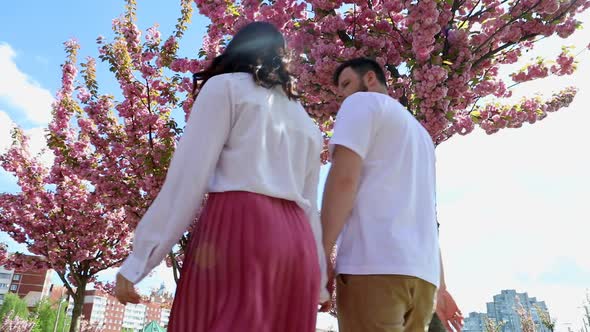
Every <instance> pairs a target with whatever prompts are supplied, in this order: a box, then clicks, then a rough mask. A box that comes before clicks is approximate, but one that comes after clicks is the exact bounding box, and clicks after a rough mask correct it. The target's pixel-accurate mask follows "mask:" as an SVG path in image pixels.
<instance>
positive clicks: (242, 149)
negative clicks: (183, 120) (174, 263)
mask: <svg viewBox="0 0 590 332" xmlns="http://www.w3.org/2000/svg"><path fill="white" fill-rule="evenodd" d="M285 60H286V59H285V40H284V37H283V36H282V34H281V33H280V32H279V31H278V30H277V29H276V28H275V27H274V26H272V25H271V24H269V23H264V22H255V23H251V24H249V25H247V26H246V27H244V28H243V29H242V30H240V31H239V32H238V33H237V34H236V35H235V36H234V38H233V39H232V41H231V42H230V43H229V44H228V46H227V48H226V49H225V51H224V52H223V54H221V55H220V56H218V57H217V58H215V59H214V60H213V62H212V64H211V65H210V67H209V68H207V69H206V70H205V71H203V72H201V73H198V74H196V75H195V82H197V81H201V82H202V83H201V84H200V89H199V92H198V94H197V95H196V100H195V102H194V105H193V111H192V113H191V116H190V118H189V119H188V122H187V125H186V128H185V131H184V135H183V136H182V139H181V140H180V142H179V144H178V148H177V150H176V152H175V154H174V157H173V159H172V162H171V164H170V168H169V170H168V174H167V176H166V181H165V183H164V185H163V187H162V189H161V191H160V193H159V194H158V196H157V198H156V199H155V200H154V202H153V203H152V205H151V207H150V208H149V209H148V211H147V213H146V214H145V216H144V217H143V219H142V220H141V222H140V223H139V225H138V226H137V229H136V231H135V238H134V244H133V251H132V253H131V254H130V255H129V257H128V258H127V260H126V261H125V262H124V263H123V265H122V267H121V270H120V271H119V274H118V275H117V287H116V295H117V297H118V299H119V300H120V301H121V302H122V303H127V302H131V303H136V302H138V301H139V296H138V295H137V293H135V291H134V288H133V285H134V284H136V283H138V282H139V281H140V280H142V279H143V278H144V277H145V276H146V275H147V274H148V273H149V272H150V271H151V270H152V269H153V268H154V267H155V266H156V265H158V264H159V263H160V262H161V261H162V259H163V258H164V257H165V256H166V254H167V253H168V252H169V251H170V249H171V248H172V246H173V245H174V244H175V243H176V242H177V241H178V240H179V238H180V236H181V235H182V234H183V233H184V232H185V231H186V229H187V228H188V226H189V225H190V224H191V222H192V221H193V220H194V218H195V216H196V214H197V211H198V210H199V208H200V205H201V201H202V200H203V196H204V195H205V193H206V192H208V193H209V196H208V199H207V203H206V204H205V207H204V210H203V213H202V214H201V217H200V218H199V221H198V223H197V226H196V230H195V232H194V234H193V235H192V237H191V241H190V243H189V245H188V249H187V253H186V257H185V260H184V263H183V269H182V276H181V279H180V281H179V284H178V287H177V290H176V297H175V299H174V305H173V307H172V312H171V316H170V322H169V325H168V331H169V332H180V331H182V332H187V331H190V332H201V331H202V332H225V331H227V332H229V331H245V332H248V331H252V332H265V331H268V332H276V331H292V332H307V331H309V332H311V331H315V320H316V313H317V305H318V303H319V302H320V300H326V299H327V292H325V290H324V287H320V276H321V277H322V278H321V279H322V281H321V284H322V285H325V284H326V276H325V260H324V259H323V252H322V247H321V227H320V222H319V216H318V209H317V206H316V204H317V203H316V200H317V197H316V196H317V185H318V177H319V169H320V161H319V155H320V150H321V144H322V138H321V134H320V132H319V130H318V128H317V127H316V126H315V124H314V123H313V121H312V120H311V119H310V118H309V117H308V115H307V114H306V112H305V110H304V109H303V107H302V106H301V104H300V103H299V102H297V95H296V94H295V92H294V89H293V85H292V84H293V83H292V79H291V75H290V74H289V72H288V71H287V68H286V64H285V62H286V61H285ZM195 87H197V85H196V83H195ZM195 90H196V89H195ZM318 262H319V263H318ZM320 271H321V272H320ZM320 289H322V296H321V299H320Z"/></svg>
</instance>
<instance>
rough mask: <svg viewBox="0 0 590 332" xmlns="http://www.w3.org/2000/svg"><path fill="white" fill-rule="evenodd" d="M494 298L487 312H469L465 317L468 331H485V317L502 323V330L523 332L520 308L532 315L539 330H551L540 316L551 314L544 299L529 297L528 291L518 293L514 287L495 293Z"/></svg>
mask: <svg viewBox="0 0 590 332" xmlns="http://www.w3.org/2000/svg"><path fill="white" fill-rule="evenodd" d="M493 299H494V301H493V302H488V303H487V304H486V307H487V313H486V314H481V313H475V312H474V313H471V314H469V317H467V318H466V319H465V331H466V332H467V331H468V332H484V331H485V329H484V326H485V317H488V318H489V319H491V320H492V321H494V322H495V323H496V324H497V325H501V326H502V328H501V331H502V332H522V325H521V319H520V315H519V314H518V311H517V310H518V309H519V308H522V310H524V311H525V312H526V313H527V315H530V316H531V317H532V319H533V322H534V324H535V329H536V331H537V332H549V329H548V328H547V327H545V326H544V325H543V323H542V322H541V317H540V314H542V313H546V314H547V315H549V313H548V310H547V305H546V304H545V302H544V301H537V298H535V297H529V295H528V294H527V293H517V292H516V291H515V290H513V289H511V290H502V291H501V292H500V294H497V295H494V298H493ZM539 311H540V312H539ZM467 328H469V329H467Z"/></svg>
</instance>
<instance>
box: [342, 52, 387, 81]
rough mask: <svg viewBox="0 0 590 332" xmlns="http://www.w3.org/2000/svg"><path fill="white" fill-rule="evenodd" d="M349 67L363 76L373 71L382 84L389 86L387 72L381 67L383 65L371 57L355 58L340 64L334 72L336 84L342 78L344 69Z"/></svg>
mask: <svg viewBox="0 0 590 332" xmlns="http://www.w3.org/2000/svg"><path fill="white" fill-rule="evenodd" d="M348 67H350V69H352V70H354V72H355V73H357V74H358V75H359V76H361V77H362V76H364V75H365V74H366V73H368V72H370V71H372V72H374V73H375V75H377V80H379V82H380V83H381V84H383V85H385V86H387V81H386V80H385V72H384V71H383V68H382V67H381V65H379V63H377V61H375V60H373V59H369V58H355V59H351V60H348V61H346V62H343V63H342V64H340V66H338V68H337V69H336V71H335V72H334V77H333V81H334V85H336V86H337V85H338V80H339V79H340V75H341V74H342V71H343V70H344V69H346V68H348Z"/></svg>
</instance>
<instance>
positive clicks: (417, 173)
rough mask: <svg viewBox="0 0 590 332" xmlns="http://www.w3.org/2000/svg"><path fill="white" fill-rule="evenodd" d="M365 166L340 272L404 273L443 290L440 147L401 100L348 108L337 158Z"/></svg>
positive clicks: (362, 100) (364, 98)
mask: <svg viewBox="0 0 590 332" xmlns="http://www.w3.org/2000/svg"><path fill="white" fill-rule="evenodd" d="M335 145H342V146H345V147H347V148H349V149H351V150H352V151H354V152H355V153H357V154H358V155H359V156H360V157H361V158H362V160H363V167H362V172H361V179H360V184H359V189H358V193H357V197H356V201H355V204H354V207H353V210H352V213H351V215H350V217H349V219H348V221H347V223H346V225H345V226H344V229H343V230H342V233H341V234H340V237H339V240H338V258H337V262H336V272H337V273H341V274H357V275H367V274H399V275H407V276H414V277H418V278H420V279H422V280H425V281H427V282H429V283H432V284H433V285H435V286H437V287H438V286H439V282H440V281H439V277H440V258H439V243H438V230H437V223H436V207H435V187H436V183H435V176H436V174H435V155H434V144H433V143H432V139H431V138H430V135H429V134H428V132H427V131H426V130H425V129H424V127H423V126H422V125H421V124H420V123H419V122H418V121H417V120H416V119H415V118H414V117H413V116H412V115H411V114H410V113H409V112H408V111H407V110H406V109H405V108H404V107H403V106H402V105H401V104H400V103H399V102H397V101H396V100H395V99H393V98H391V97H389V96H387V95H385V94H381V93H374V92H358V93H355V94H353V95H351V96H349V97H348V98H346V100H345V101H344V102H343V104H342V106H341V108H340V110H339V112H338V116H337V119H336V124H335V127H334V134H333V137H332V139H331V140H330V151H333V148H334V146H335Z"/></svg>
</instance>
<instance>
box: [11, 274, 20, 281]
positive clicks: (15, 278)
mask: <svg viewBox="0 0 590 332" xmlns="http://www.w3.org/2000/svg"><path fill="white" fill-rule="evenodd" d="M12 280H16V281H19V280H20V274H15V275H14V276H13V277H12Z"/></svg>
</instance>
